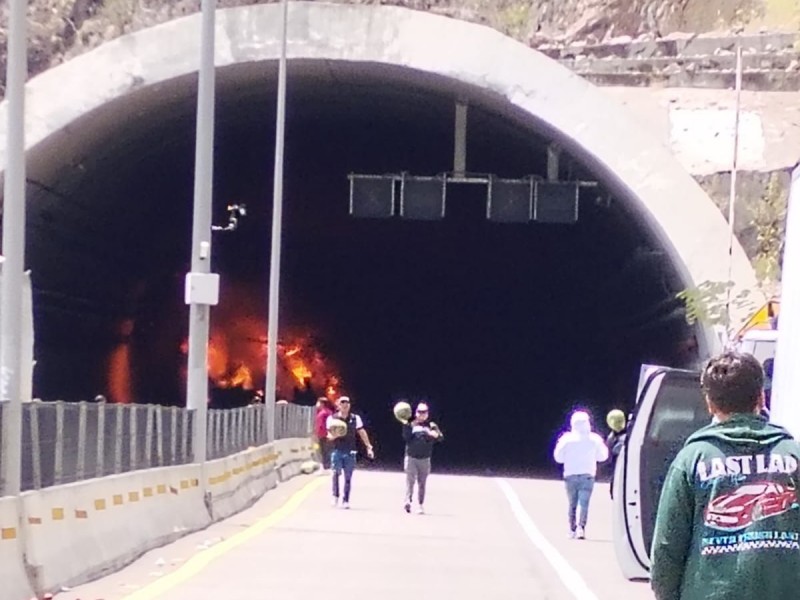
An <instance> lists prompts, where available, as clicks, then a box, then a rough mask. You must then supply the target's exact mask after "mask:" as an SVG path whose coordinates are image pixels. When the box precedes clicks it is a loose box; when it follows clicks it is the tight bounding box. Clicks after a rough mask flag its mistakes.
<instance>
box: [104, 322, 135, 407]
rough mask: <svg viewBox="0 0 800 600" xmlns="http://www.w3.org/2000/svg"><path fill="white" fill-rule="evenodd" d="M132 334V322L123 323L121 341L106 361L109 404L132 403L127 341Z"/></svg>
mask: <svg viewBox="0 0 800 600" xmlns="http://www.w3.org/2000/svg"><path fill="white" fill-rule="evenodd" d="M132 333H133V320H131V319H127V320H125V321H123V322H122V323H121V324H120V328H119V334H120V336H122V337H123V341H122V342H120V344H119V345H118V346H117V347H116V348H114V350H113V351H112V352H111V356H110V357H109V359H108V394H109V396H110V398H109V400H110V401H111V402H118V403H120V404H130V403H131V402H132V401H133V385H132V383H131V381H132V378H131V347H130V343H129V341H128V338H129V337H130V335H131V334H132Z"/></svg>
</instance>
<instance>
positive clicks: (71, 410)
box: [0, 402, 314, 496]
mask: <svg viewBox="0 0 800 600" xmlns="http://www.w3.org/2000/svg"><path fill="white" fill-rule="evenodd" d="M3 408H4V404H3V403H0V436H1V435H2V421H3ZM273 409H274V413H273V414H269V413H270V412H271V411H272V410H273ZM313 415H314V409H313V408H311V407H307V406H297V405H292V404H283V403H278V404H275V405H264V404H258V405H252V406H247V407H243V408H236V409H229V410H209V411H208V430H207V431H208V434H207V444H208V446H207V457H208V459H209V460H213V459H216V458H223V457H225V456H230V455H231V454H235V453H237V452H240V451H242V450H246V449H247V448H249V447H252V446H259V445H262V444H266V443H267V442H269V441H270V439H269V438H270V435H271V433H272V432H271V429H272V428H271V427H270V421H271V420H272V419H274V422H275V439H284V438H289V437H308V436H310V435H311V431H312V426H313ZM22 418H23V421H22V489H23V490H33V489H40V488H44V487H49V486H52V485H59V484H64V483H71V482H74V481H81V480H84V479H91V478H94V477H104V476H106V475H112V474H116V473H126V472H129V471H135V470H138V469H148V468H151V467H165V466H175V465H182V464H187V463H190V462H192V430H193V425H194V420H195V415H194V412H193V411H190V410H186V409H184V408H178V407H163V406H156V405H142V404H127V405H126V404H104V403H101V404H95V403H86V402H80V403H68V402H30V403H26V404H24V405H23V413H22ZM0 447H2V446H1V445H0ZM0 460H3V457H2V456H0ZM1 495H2V489H0V496H1Z"/></svg>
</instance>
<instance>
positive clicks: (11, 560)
mask: <svg viewBox="0 0 800 600" xmlns="http://www.w3.org/2000/svg"><path fill="white" fill-rule="evenodd" d="M17 503H18V499H17V498H0V586H2V589H3V593H2V596H3V598H11V599H13V600H18V599H19V600H28V598H30V597H31V595H32V593H33V592H32V590H31V586H30V584H29V583H28V576H27V575H26V573H25V568H24V566H23V562H22V556H23V553H22V548H21V545H22V544H21V539H20V536H21V531H20V527H19V511H18V509H17ZM6 594H8V595H7V596H6Z"/></svg>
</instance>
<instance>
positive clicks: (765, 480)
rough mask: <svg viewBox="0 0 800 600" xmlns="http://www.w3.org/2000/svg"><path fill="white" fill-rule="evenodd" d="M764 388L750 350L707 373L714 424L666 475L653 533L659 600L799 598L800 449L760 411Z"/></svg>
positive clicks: (721, 360)
mask: <svg viewBox="0 0 800 600" xmlns="http://www.w3.org/2000/svg"><path fill="white" fill-rule="evenodd" d="M763 383H764V372H763V370H762V369H761V365H760V364H759V363H758V361H757V360H756V359H755V358H754V357H752V356H750V355H749V354H739V353H736V352H726V353H724V354H722V355H721V356H719V357H717V358H714V359H712V360H711V361H710V362H709V363H708V366H707V367H706V368H705V370H704V371H703V374H702V379H701V385H702V388H703V394H704V396H705V399H706V403H707V405H708V410H709V412H710V413H711V414H712V415H713V417H714V422H713V423H712V424H711V425H709V426H707V427H704V428H702V429H700V430H699V431H697V432H696V433H694V434H692V435H691V436H690V437H689V439H688V440H687V441H686V445H685V446H684V447H683V449H682V450H681V451H680V453H678V456H677V457H676V458H675V461H674V462H673V463H672V465H671V467H670V470H669V473H668V474H667V479H666V481H665V484H664V488H663V491H662V493H661V499H660V502H659V506H658V514H657V518H656V526H655V532H654V534H653V548H652V560H651V582H652V587H653V591H654V592H655V596H656V599H657V600H753V599H755V598H797V597H798V595H800V504H798V496H797V487H798V485H799V484H800V482H799V481H798V464H800V445H798V443H797V442H795V441H794V439H793V438H792V436H791V435H790V434H789V433H788V432H787V431H786V430H785V429H783V428H781V427H777V426H775V425H771V424H769V423H767V421H766V419H765V418H764V417H762V416H761V415H760V414H759V413H760V410H761V408H762V406H763V402H764V394H763Z"/></svg>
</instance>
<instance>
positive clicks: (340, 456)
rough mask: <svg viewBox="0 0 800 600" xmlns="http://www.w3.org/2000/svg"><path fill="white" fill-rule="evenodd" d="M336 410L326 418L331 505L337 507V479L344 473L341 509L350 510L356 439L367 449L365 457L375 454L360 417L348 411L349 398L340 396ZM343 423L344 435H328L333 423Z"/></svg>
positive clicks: (356, 452) (371, 456) (356, 451)
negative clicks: (331, 482) (331, 478)
mask: <svg viewBox="0 0 800 600" xmlns="http://www.w3.org/2000/svg"><path fill="white" fill-rule="evenodd" d="M337 408H338V410H337V411H336V412H335V413H334V414H332V415H331V416H329V417H328V420H327V424H326V425H327V429H328V432H329V433H328V437H329V439H331V442H332V444H331V445H332V448H333V451H332V452H331V467H332V468H333V505H334V506H338V505H339V498H340V494H339V478H340V476H341V475H342V473H344V490H343V491H342V494H341V507H342V508H350V488H351V486H352V479H353V471H355V468H356V455H357V454H358V448H357V441H356V439H357V438H360V439H361V442H362V443H363V444H364V446H365V448H366V449H367V456H368V457H369V458H370V459H373V458H375V452H374V451H373V449H372V444H371V443H370V441H369V436H368V435H367V430H366V429H364V422H363V421H362V420H361V417H360V416H359V415H357V414H355V413H353V412H351V411H350V398H349V397H348V396H342V397H341V398H339V401H338V403H337ZM335 420H339V421H343V422H344V423H345V424H346V425H347V431H346V433H345V434H344V435H343V436H341V437H333V436H332V435H331V433H330V430H331V427H332V425H334V421H335Z"/></svg>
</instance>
